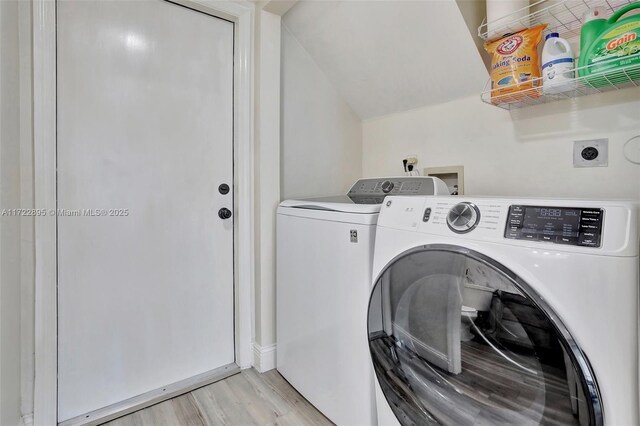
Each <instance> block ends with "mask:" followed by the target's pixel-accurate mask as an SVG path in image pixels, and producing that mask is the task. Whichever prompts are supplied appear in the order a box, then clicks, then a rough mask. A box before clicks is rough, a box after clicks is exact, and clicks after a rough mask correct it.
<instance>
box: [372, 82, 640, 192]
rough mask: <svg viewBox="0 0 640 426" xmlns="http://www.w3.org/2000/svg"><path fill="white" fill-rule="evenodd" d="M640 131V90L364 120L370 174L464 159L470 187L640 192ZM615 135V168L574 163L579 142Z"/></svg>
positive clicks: (466, 104) (471, 102) (467, 103)
mask: <svg viewBox="0 0 640 426" xmlns="http://www.w3.org/2000/svg"><path fill="white" fill-rule="evenodd" d="M636 135H640V89H632V90H625V91H620V92H610V93H605V94H600V95H597V96H590V97H584V98H580V99H577V100H575V101H573V103H572V101H563V102H558V103H554V104H547V105H540V106H535V107H530V108H524V109H520V110H517V111H514V112H513V113H509V112H507V111H503V110H500V109H498V108H496V107H492V106H490V105H486V104H483V103H482V102H480V99H479V96H473V97H469V98H465V99H459V100H455V101H452V102H448V103H445V104H441V105H435V106H431V107H425V108H421V109H416V110H413V111H408V112H403V113H398V114H394V115H390V116H386V117H382V118H379V119H374V120H370V121H366V122H364V141H363V168H364V175H365V176H378V175H393V174H398V173H399V172H401V167H402V162H401V161H402V158H404V157H405V156H406V155H407V154H417V155H418V157H419V169H420V170H422V169H423V168H424V167H426V166H449V165H464V172H465V181H464V186H465V193H466V194H473V195H505V196H507V195H512V196H520V195H522V196H536V197H583V198H599V197H602V198H605V197H606V198H640V166H638V165H634V164H632V163H630V162H629V161H627V160H626V159H625V158H624V156H623V145H624V143H625V142H626V141H627V140H628V139H629V138H631V137H632V136H636ZM592 138H609V166H608V167H603V168H586V169H585V168H583V169H579V168H573V163H572V161H573V157H572V155H573V141H574V140H581V139H592Z"/></svg>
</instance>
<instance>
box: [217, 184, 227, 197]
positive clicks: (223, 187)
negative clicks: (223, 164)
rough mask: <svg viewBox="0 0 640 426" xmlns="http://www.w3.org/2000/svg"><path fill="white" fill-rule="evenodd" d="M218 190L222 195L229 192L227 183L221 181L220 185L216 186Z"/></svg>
mask: <svg viewBox="0 0 640 426" xmlns="http://www.w3.org/2000/svg"><path fill="white" fill-rule="evenodd" d="M218 191H220V193H221V194H222V195H226V194H228V193H229V185H227V184H226V183H223V184H222V185H220V186H219V187H218Z"/></svg>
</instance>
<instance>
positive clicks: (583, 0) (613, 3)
mask: <svg viewBox="0 0 640 426" xmlns="http://www.w3.org/2000/svg"><path fill="white" fill-rule="evenodd" d="M633 1H635V0H563V1H560V2H556V1H552V0H540V1H537V2H535V3H533V4H532V5H531V8H530V10H535V9H537V10H535V11H534V12H532V13H530V14H528V15H526V16H521V15H522V10H520V11H516V12H514V13H512V14H510V15H506V16H504V17H502V18H500V19H497V20H495V21H492V22H489V23H487V22H486V19H485V21H484V22H483V23H482V25H480V27H478V37H480V38H481V39H483V40H485V41H488V40H489V39H490V38H491V39H496V38H500V37H501V36H502V35H504V34H511V33H515V32H517V31H520V30H523V29H525V28H530V27H534V26H537V25H541V24H547V30H549V31H551V32H557V33H560V36H561V37H562V38H564V39H566V40H567V41H569V43H571V44H572V45H574V44H575V45H578V44H579V41H580V29H581V28H582V20H583V17H584V15H585V13H586V12H588V11H589V10H591V9H593V8H595V7H602V8H603V9H604V10H605V16H610V15H611V14H612V13H613V12H615V11H616V10H618V9H620V8H621V7H623V6H626V5H628V4H630V3H632V2H633ZM631 14H632V13H631ZM625 16H626V15H625ZM489 27H491V34H500V35H496V36H493V37H490V32H489Z"/></svg>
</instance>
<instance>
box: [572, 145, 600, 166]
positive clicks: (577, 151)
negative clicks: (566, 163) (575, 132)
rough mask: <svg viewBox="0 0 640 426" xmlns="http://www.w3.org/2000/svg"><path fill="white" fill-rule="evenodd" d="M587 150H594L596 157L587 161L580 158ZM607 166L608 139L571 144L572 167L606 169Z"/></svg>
mask: <svg viewBox="0 0 640 426" xmlns="http://www.w3.org/2000/svg"><path fill="white" fill-rule="evenodd" d="M587 148H595V149H597V150H598V155H597V156H596V157H595V158H593V159H591V160H589V159H586V158H584V157H583V156H582V153H583V151H584V150H585V149H587ZM608 165H609V139H589V140H583V141H574V142H573V167H607V166H608Z"/></svg>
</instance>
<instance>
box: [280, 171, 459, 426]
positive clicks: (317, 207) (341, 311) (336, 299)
mask: <svg viewBox="0 0 640 426" xmlns="http://www.w3.org/2000/svg"><path fill="white" fill-rule="evenodd" d="M442 193H445V194H446V193H448V190H447V187H446V185H445V183H444V182H442V181H441V180H439V179H436V178H431V177H403V178H391V179H362V180H359V181H358V182H356V184H355V185H353V187H352V188H351V189H350V190H349V192H348V194H347V195H343V196H338V197H326V198H316V199H306V200H287V201H284V202H282V204H281V205H280V207H279V208H278V215H277V289H276V290H277V300H276V305H277V311H276V312H277V340H278V346H277V368H278V371H279V372H280V373H281V374H282V375H283V376H284V377H285V379H287V380H288V381H289V383H291V384H292V385H293V387H295V388H296V389H297V390H298V391H299V392H300V393H301V394H302V395H303V396H304V397H305V398H306V399H307V400H309V401H310V402H311V403H312V404H313V405H314V406H315V407H316V408H318V409H319V410H320V411H321V412H322V413H323V414H324V415H325V416H327V417H328V418H329V419H331V420H332V421H333V422H334V423H336V424H338V425H371V424H373V423H374V421H375V418H376V416H375V397H374V387H373V372H372V370H371V366H370V363H369V352H368V348H367V333H366V330H365V328H364V327H362V326H361V325H362V324H364V323H365V322H366V318H367V301H368V297H369V293H370V288H371V287H370V286H371V266H372V263H371V262H372V260H373V242H374V237H375V229H376V227H375V226H376V222H377V220H378V213H379V211H380V205H381V204H380V203H382V201H383V200H384V198H385V196H386V195H387V194H405V195H424V194H442Z"/></svg>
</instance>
